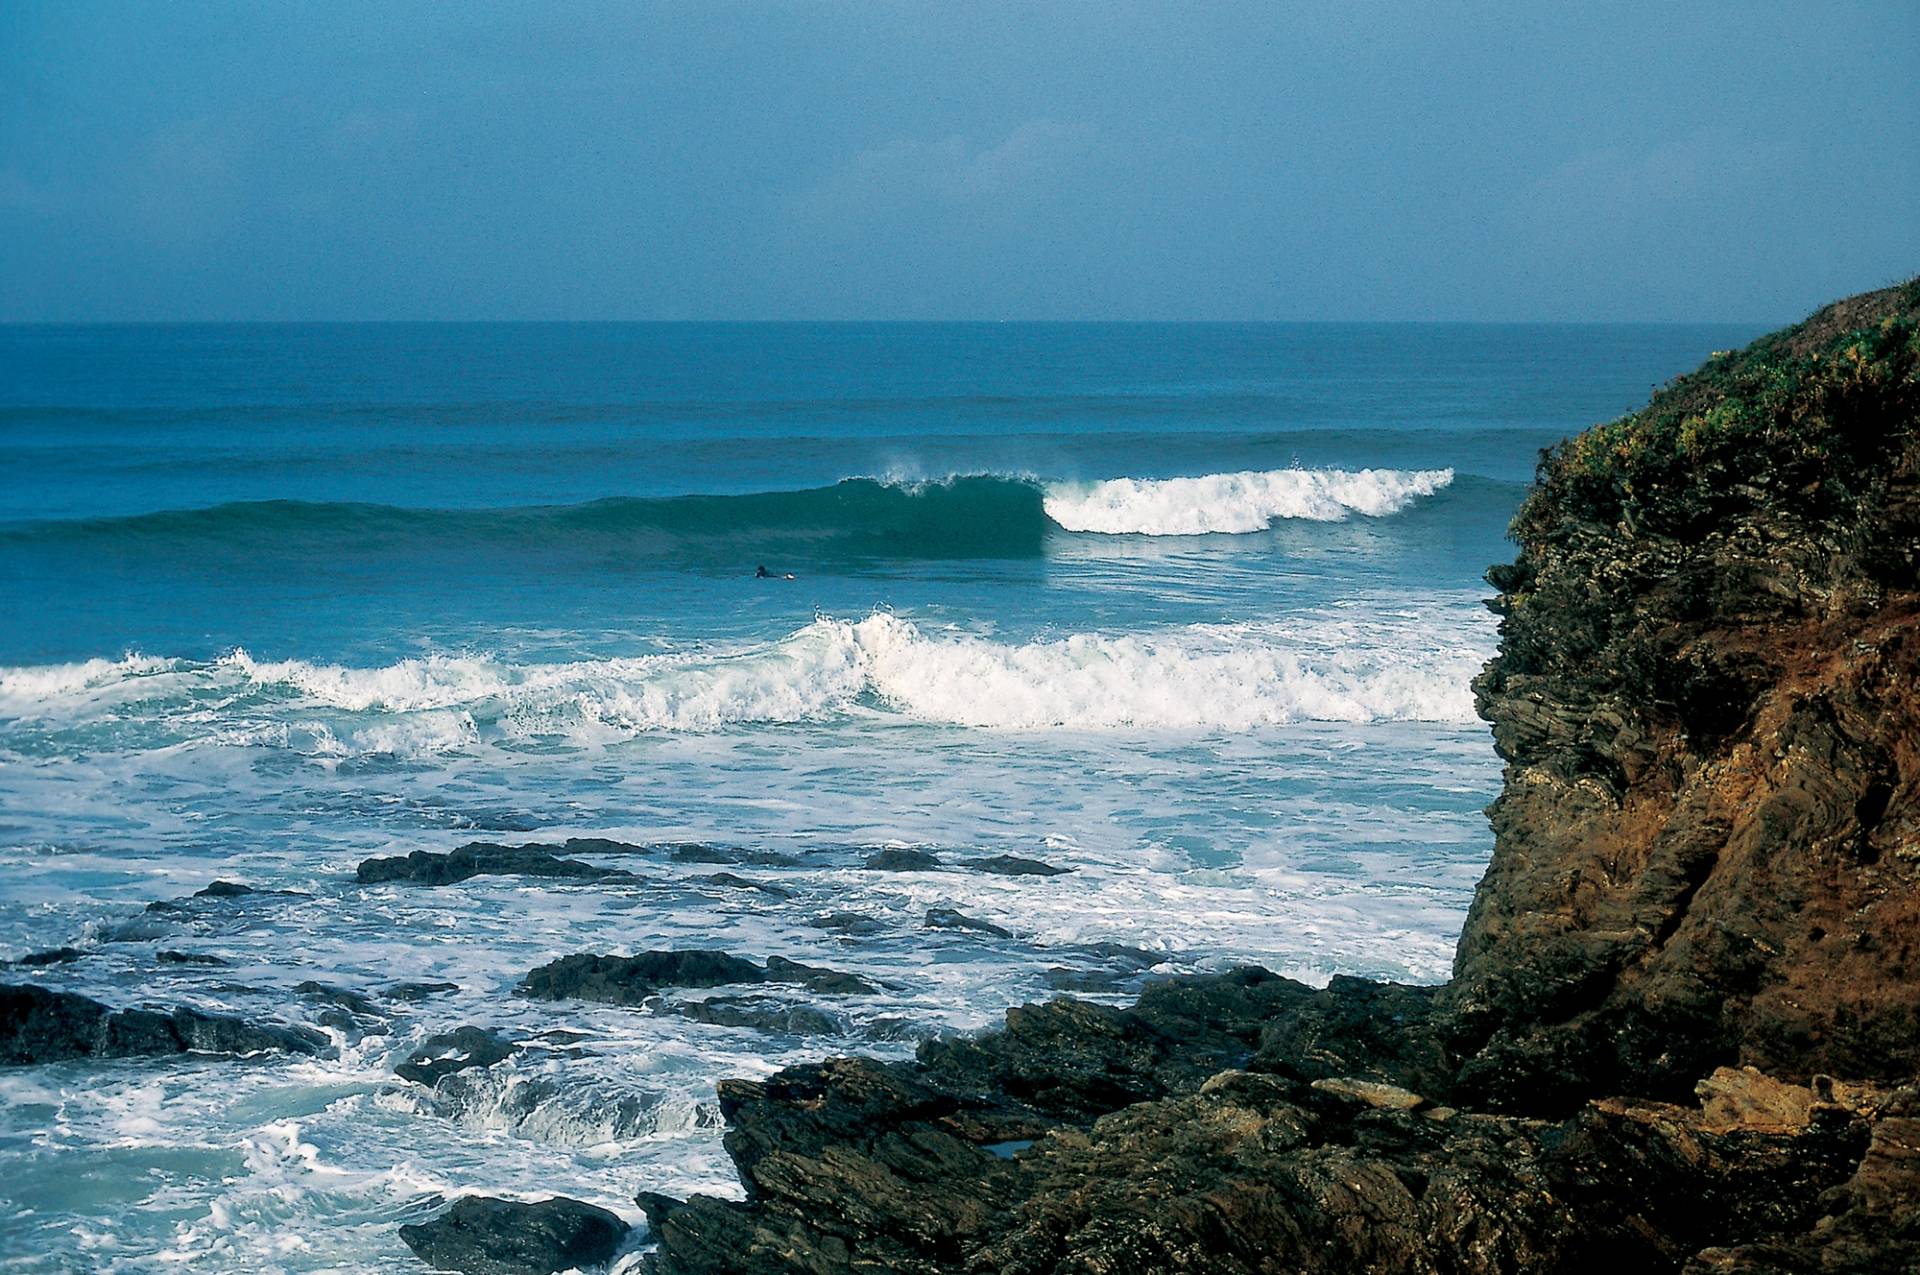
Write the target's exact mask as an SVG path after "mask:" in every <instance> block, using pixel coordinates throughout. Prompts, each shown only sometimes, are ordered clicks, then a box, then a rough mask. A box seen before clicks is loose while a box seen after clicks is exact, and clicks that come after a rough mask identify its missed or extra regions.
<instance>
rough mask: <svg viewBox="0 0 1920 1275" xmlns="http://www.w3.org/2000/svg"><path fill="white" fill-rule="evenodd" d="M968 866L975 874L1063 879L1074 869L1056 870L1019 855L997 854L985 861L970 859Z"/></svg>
mask: <svg viewBox="0 0 1920 1275" xmlns="http://www.w3.org/2000/svg"><path fill="white" fill-rule="evenodd" d="M966 866H967V867H969V868H972V869H973V870H974V871H975V872H991V873H993V874H995V875H996V876H1003V877H1062V876H1065V875H1066V874H1067V873H1069V872H1071V871H1073V869H1072V868H1056V867H1054V866H1053V865H1052V864H1051V863H1042V862H1040V860H1038V859H1022V858H1021V857H1020V856H1019V855H1017V854H996V855H991V856H989V857H987V858H985V859H969V860H967V863H966Z"/></svg>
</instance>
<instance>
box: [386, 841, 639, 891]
mask: <svg viewBox="0 0 1920 1275" xmlns="http://www.w3.org/2000/svg"><path fill="white" fill-rule="evenodd" d="M567 846H568V848H570V849H571V848H573V847H576V846H581V847H583V849H582V852H586V850H589V849H591V848H592V843H583V842H580V841H570V842H568V843H567ZM479 876H521V877H542V878H550V879H554V880H563V881H633V880H638V879H639V878H638V877H636V876H635V875H634V874H633V873H631V872H628V871H626V870H625V869H622V868H602V867H598V866H596V865H594V864H591V863H583V862H581V861H580V860H578V859H563V858H560V857H558V856H557V855H555V854H554V853H553V851H552V850H551V849H550V848H548V847H544V846H496V845H489V844H487V843H486V842H480V841H476V842H474V843H473V844H472V845H465V846H461V847H460V848H459V849H458V850H449V851H448V852H446V853H445V854H434V853H433V852H431V851H427V850H415V851H413V852H412V853H411V854H407V855H395V856H390V857H387V858H373V859H366V860H363V861H362V862H361V864H360V867H359V870H358V871H357V872H356V873H355V874H354V878H355V880H357V881H358V882H359V883H360V884H361V885H377V884H380V883H383V882H388V881H399V882H405V883H406V884H408V885H456V884H458V883H459V882H461V881H467V880H471V879H472V878H474V877H479Z"/></svg>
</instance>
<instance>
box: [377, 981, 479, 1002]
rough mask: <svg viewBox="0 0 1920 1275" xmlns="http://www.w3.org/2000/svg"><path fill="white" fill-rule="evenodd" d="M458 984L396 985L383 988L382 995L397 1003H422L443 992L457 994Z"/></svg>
mask: <svg viewBox="0 0 1920 1275" xmlns="http://www.w3.org/2000/svg"><path fill="white" fill-rule="evenodd" d="M459 990H460V984H458V983H394V984H392V985H391V986H389V987H386V988H383V989H382V991H381V994H382V995H384V996H386V997H388V998H389V999H392V1000H397V1001H422V1000H425V999H427V997H429V996H438V995H440V994H441V993H442V992H457V991H459Z"/></svg>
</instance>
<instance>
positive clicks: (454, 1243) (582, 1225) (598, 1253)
mask: <svg viewBox="0 0 1920 1275" xmlns="http://www.w3.org/2000/svg"><path fill="white" fill-rule="evenodd" d="M627 1230H628V1227H627V1224H626V1223H625V1222H623V1221H621V1220H620V1218H619V1217H618V1216H617V1215H615V1214H613V1213H610V1212H608V1211H607V1210H606V1209H602V1208H597V1207H595V1206H594V1205H591V1204H585V1203H582V1202H581V1201H579V1200H570V1199H567V1198H566V1197H565V1196H553V1197H551V1198H548V1199H545V1200H534V1201H531V1202H526V1203H523V1202H520V1201H517V1200H497V1199H492V1198H490V1197H487V1196H482V1195H469V1196H465V1197H463V1198H461V1199H459V1200H456V1201H455V1202H454V1204H453V1207H451V1208H449V1209H448V1210H447V1211H446V1212H444V1213H442V1214H440V1215H439V1216H438V1217H436V1218H433V1219H432V1220H430V1221H426V1222H420V1223H416V1224H413V1225H410V1226H403V1227H401V1228H400V1238H401V1240H403V1241H404V1242H405V1243H406V1246H407V1247H408V1248H410V1249H412V1250H413V1252H414V1255H415V1256H416V1257H418V1258H419V1259H420V1260H421V1261H423V1262H425V1263H426V1264H427V1265H429V1266H431V1267H433V1268H434V1269H435V1270H442V1271H461V1272H464V1275H555V1272H558V1271H565V1270H572V1269H575V1268H587V1267H596V1266H604V1265H605V1264H606V1263H607V1262H609V1261H611V1260H612V1259H613V1256H614V1254H616V1253H617V1252H619V1250H620V1245H621V1243H622V1241H624V1240H625V1239H626V1236H627Z"/></svg>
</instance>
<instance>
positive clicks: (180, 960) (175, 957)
mask: <svg viewBox="0 0 1920 1275" xmlns="http://www.w3.org/2000/svg"><path fill="white" fill-rule="evenodd" d="M153 959H154V960H156V961H158V962H159V963H160V964H162V965H231V964H232V963H233V962H231V961H229V960H227V959H226V958H225V957H223V956H210V955H208V954H207V953H205V952H176V951H173V950H172V949H171V948H162V949H161V950H160V951H158V952H155V953H154V954H153Z"/></svg>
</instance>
